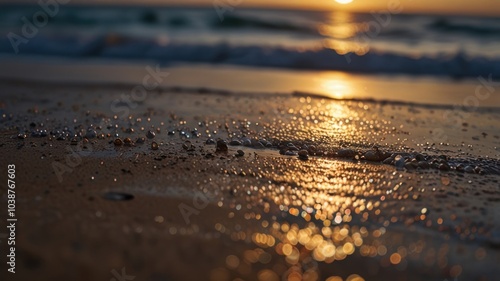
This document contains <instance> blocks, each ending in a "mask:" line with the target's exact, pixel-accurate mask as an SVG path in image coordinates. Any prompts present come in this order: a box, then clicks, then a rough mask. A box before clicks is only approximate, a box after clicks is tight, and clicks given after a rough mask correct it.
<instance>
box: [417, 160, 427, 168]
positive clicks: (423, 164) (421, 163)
mask: <svg viewBox="0 0 500 281" xmlns="http://www.w3.org/2000/svg"><path fill="white" fill-rule="evenodd" d="M418 167H419V168H420V169H429V168H430V165H429V163H427V162H426V161H420V162H418Z"/></svg>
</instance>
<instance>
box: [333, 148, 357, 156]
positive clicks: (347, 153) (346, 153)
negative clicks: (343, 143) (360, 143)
mask: <svg viewBox="0 0 500 281" xmlns="http://www.w3.org/2000/svg"><path fill="white" fill-rule="evenodd" d="M337 155H338V156H339V157H343V158H352V157H354V155H356V151H354V150H352V149H340V150H339V151H337Z"/></svg>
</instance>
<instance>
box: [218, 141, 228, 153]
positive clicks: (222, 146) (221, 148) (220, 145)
mask: <svg viewBox="0 0 500 281" xmlns="http://www.w3.org/2000/svg"><path fill="white" fill-rule="evenodd" d="M227 151H228V147H227V143H226V141H224V140H218V141H217V147H216V148H215V152H227Z"/></svg>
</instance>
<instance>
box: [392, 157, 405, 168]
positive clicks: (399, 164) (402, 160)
mask: <svg viewBox="0 0 500 281" xmlns="http://www.w3.org/2000/svg"><path fill="white" fill-rule="evenodd" d="M405 164H406V163H405V158H404V157H403V156H401V155H397V156H396V157H395V158H394V166H396V167H397V168H403V167H404V166H405Z"/></svg>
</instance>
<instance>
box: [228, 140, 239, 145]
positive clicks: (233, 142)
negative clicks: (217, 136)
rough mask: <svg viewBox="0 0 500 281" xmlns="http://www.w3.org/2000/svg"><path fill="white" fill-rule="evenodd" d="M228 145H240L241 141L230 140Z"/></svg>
mask: <svg viewBox="0 0 500 281" xmlns="http://www.w3.org/2000/svg"><path fill="white" fill-rule="evenodd" d="M229 145H232V146H239V145H241V141H239V140H232V141H231V142H230V143H229Z"/></svg>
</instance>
